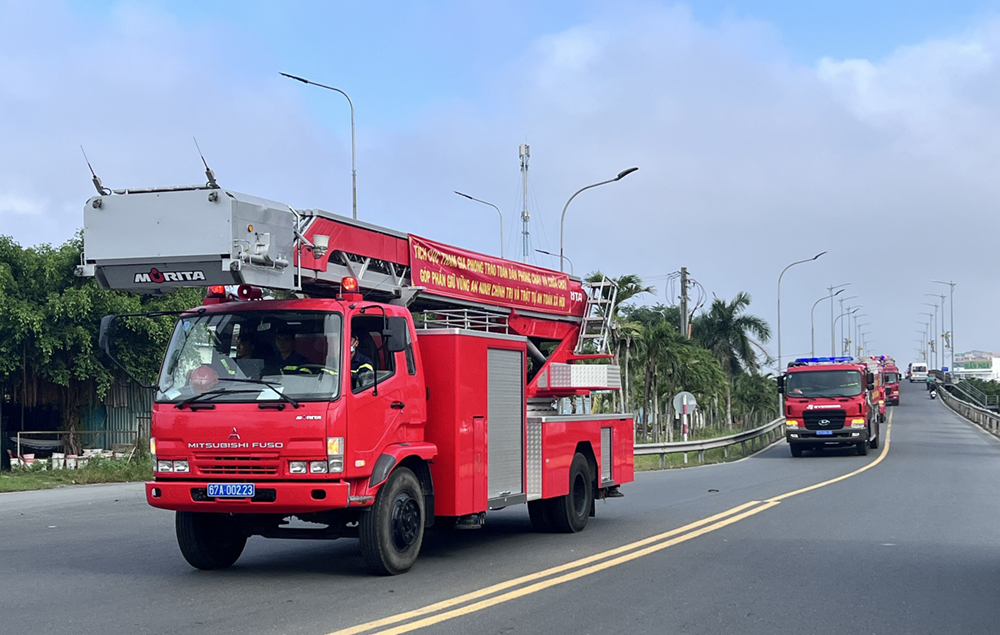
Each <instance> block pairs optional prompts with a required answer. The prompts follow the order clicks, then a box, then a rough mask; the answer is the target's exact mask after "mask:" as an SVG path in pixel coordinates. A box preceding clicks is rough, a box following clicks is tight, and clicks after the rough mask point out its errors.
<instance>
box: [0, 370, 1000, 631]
mask: <svg viewBox="0 0 1000 635" xmlns="http://www.w3.org/2000/svg"><path fill="white" fill-rule="evenodd" d="M902 399H903V403H902V405H900V406H898V407H896V408H894V409H891V412H892V424H891V427H890V430H891V433H890V434H891V436H890V441H891V442H890V443H888V444H886V443H885V442H883V444H882V447H881V448H880V450H878V451H873V452H872V453H870V454H869V455H868V456H866V457H860V456H856V455H855V454H854V451H853V449H852V450H844V451H828V452H825V453H823V454H821V455H818V456H817V455H812V454H810V453H807V455H806V456H805V457H802V458H796V459H793V458H792V457H791V456H790V454H789V451H788V447H787V446H786V445H785V444H784V443H779V444H776V445H774V446H772V447H771V448H769V449H767V450H765V451H763V452H760V453H758V454H757V455H755V456H753V457H751V458H749V459H745V460H743V461H739V462H736V463H730V464H726V465H718V466H706V467H697V468H689V469H685V470H672V471H666V472H651V473H642V474H639V475H637V479H636V482H635V483H633V484H629V485H627V486H624V487H623V488H622V489H623V491H624V493H625V494H626V497H625V498H624V499H618V500H611V501H607V502H599V503H598V507H597V517H596V518H592V519H591V522H590V525H589V526H588V527H587V529H586V530H585V531H584V532H582V533H580V534H576V535H549V534H535V533H532V532H531V529H530V525H529V522H528V517H527V512H526V510H525V508H524V507H523V506H518V507H515V508H510V509H506V510H503V511H499V512H495V513H491V514H490V515H489V517H488V524H487V526H486V527H485V528H483V529H481V530H469V531H455V530H451V531H434V532H430V533H429V534H428V537H427V539H426V540H425V543H424V548H423V552H422V553H421V556H420V559H419V560H418V562H417V564H416V566H415V567H414V568H413V570H411V571H410V572H409V573H407V574H405V575H402V576H397V577H393V578H377V577H370V576H368V575H366V574H364V573H362V563H361V557H360V554H359V552H358V547H357V542H356V541H352V540H340V541H333V542H311V541H273V540H267V539H263V538H253V539H251V540H250V541H249V542H248V545H247V549H246V551H245V552H244V554H243V556H242V558H241V559H240V561H239V562H238V563H237V564H236V566H234V567H233V568H232V569H229V570H227V571H217V572H206V571H196V570H193V569H191V568H190V567H189V566H188V565H187V564H186V563H185V561H184V560H183V558H182V557H181V555H180V553H179V551H178V549H177V546H176V543H175V540H174V533H173V515H172V514H171V513H169V512H165V511H161V510H156V509H152V508H150V507H148V506H147V505H146V503H145V500H144V498H143V491H142V486H141V485H139V484H128V485H104V486H91V487H79V488H64V489H59V490H51V491H45V492H29V493H18V494H0V566H2V569H0V571H2V572H3V579H4V584H3V592H2V593H0V620H2V622H0V623H2V624H3V625H4V627H3V628H2V629H0V631H3V632H9V633H15V632H17V633H20V632H33V633H74V634H76V635H115V634H119V633H122V634H125V633H128V634H130V635H133V634H138V633H170V634H171V635H185V634H189V633H190V634H194V633H199V634H201V633H213V634H227V633H232V634H237V633H238V634H241V635H243V634H247V633H264V634H271V633H274V634H278V633H287V634H308V635H326V634H328V633H335V632H339V633H341V634H342V635H346V633H380V632H393V633H404V632H418V633H451V634H456V635H458V634H465V633H484V634H488V633H546V634H547V635H561V634H570V633H572V634H580V633H630V634H638V633H751V634H755V633H760V634H765V633H766V634H768V635H771V634H774V633H796V634H800V633H831V634H833V633H836V634H838V635H839V634H842V633H879V634H886V633H889V634H895V633H900V634H902V633H996V632H998V631H1000V602H997V598H996V594H997V589H998V588H1000V531H998V530H997V527H998V519H1000V487H998V484H1000V443H998V440H997V439H995V438H993V437H991V436H989V435H988V434H987V433H985V432H983V431H981V430H980V429H978V428H976V427H975V426H973V425H972V424H970V423H968V422H966V421H964V420H963V419H961V418H959V417H958V416H956V415H954V414H952V413H951V412H950V411H949V410H948V409H947V408H946V407H945V406H944V405H943V404H942V403H940V402H938V401H934V402H932V401H930V400H929V399H928V398H927V395H926V392H925V391H924V390H922V386H920V387H914V386H910V385H908V384H904V385H903V394H902ZM885 430H886V426H883V435H885ZM886 446H888V447H886ZM831 481H832V482H831ZM817 485H820V486H819V487H815V486H817ZM359 625H362V627H361V628H353V627H356V626H359ZM364 625H368V626H367V627H365V626H364Z"/></svg>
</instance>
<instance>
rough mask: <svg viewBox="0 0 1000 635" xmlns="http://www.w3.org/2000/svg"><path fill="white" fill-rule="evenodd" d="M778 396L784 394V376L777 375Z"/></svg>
mask: <svg viewBox="0 0 1000 635" xmlns="http://www.w3.org/2000/svg"><path fill="white" fill-rule="evenodd" d="M778 394H779V395H783V394H785V376H784V375H779V376H778Z"/></svg>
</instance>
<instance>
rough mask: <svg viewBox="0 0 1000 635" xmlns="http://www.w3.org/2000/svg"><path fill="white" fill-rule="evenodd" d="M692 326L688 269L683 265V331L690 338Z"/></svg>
mask: <svg viewBox="0 0 1000 635" xmlns="http://www.w3.org/2000/svg"><path fill="white" fill-rule="evenodd" d="M689 331H690V327H689V326H688V270H687V267H681V333H682V334H683V335H684V337H686V338H688V339H690V338H691V334H690V332H689Z"/></svg>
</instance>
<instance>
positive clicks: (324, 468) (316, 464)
mask: <svg viewBox="0 0 1000 635" xmlns="http://www.w3.org/2000/svg"><path fill="white" fill-rule="evenodd" d="M328 471H329V467H328V465H327V462H326V461H310V462H309V472H310V473H312V474H326V473H327V472H328Z"/></svg>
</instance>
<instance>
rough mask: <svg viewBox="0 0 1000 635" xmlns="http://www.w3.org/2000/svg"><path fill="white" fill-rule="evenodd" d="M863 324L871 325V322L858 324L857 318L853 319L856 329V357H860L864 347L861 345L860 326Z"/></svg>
mask: <svg viewBox="0 0 1000 635" xmlns="http://www.w3.org/2000/svg"><path fill="white" fill-rule="evenodd" d="M862 315H865V314H862ZM858 317H860V316H858ZM863 326H871V322H862V323H861V324H858V321H857V318H855V320H854V328H855V330H856V331H857V350H858V357H861V351H862V350H864V347H863V346H862V342H861V334H862V331H861V327H863Z"/></svg>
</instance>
